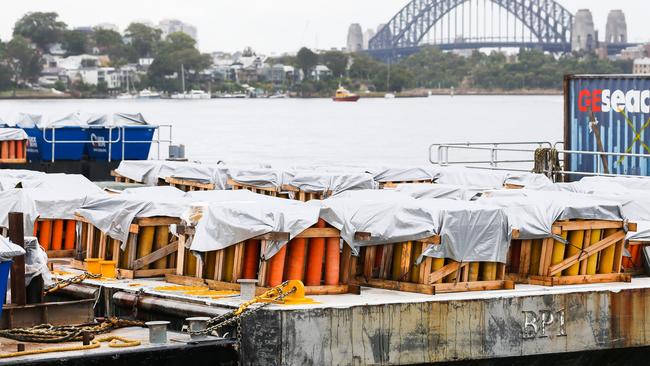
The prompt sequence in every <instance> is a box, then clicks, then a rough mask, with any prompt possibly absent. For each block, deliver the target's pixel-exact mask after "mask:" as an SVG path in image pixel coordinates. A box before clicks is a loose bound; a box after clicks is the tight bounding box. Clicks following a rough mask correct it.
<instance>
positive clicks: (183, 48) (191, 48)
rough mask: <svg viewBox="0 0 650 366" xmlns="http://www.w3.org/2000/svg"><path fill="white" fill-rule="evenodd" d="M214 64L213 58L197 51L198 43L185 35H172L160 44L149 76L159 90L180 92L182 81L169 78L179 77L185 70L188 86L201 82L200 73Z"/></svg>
mask: <svg viewBox="0 0 650 366" xmlns="http://www.w3.org/2000/svg"><path fill="white" fill-rule="evenodd" d="M211 64H212V57H211V56H210V55H207V54H201V53H200V52H199V50H197V49H196V41H195V40H194V39H193V38H192V37H190V36H188V35H187V34H185V33H180V32H177V33H172V34H170V35H169V36H167V38H166V39H165V40H164V41H162V42H160V44H159V46H158V52H157V53H156V58H155V60H154V62H153V64H151V67H149V72H148V76H149V79H150V81H151V83H152V85H155V86H156V87H158V88H159V89H162V90H166V91H174V90H180V81H179V80H177V79H175V78H172V79H170V77H169V76H171V75H174V74H176V75H179V76H180V73H181V65H182V66H183V67H184V68H185V77H186V81H187V82H188V85H192V83H198V82H200V78H199V73H200V72H201V71H203V70H205V69H206V68H208V67H209V66H210V65H211Z"/></svg>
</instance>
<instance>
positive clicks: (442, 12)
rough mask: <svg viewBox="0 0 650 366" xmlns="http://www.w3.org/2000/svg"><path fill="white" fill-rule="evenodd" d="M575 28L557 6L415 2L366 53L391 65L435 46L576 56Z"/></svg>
mask: <svg viewBox="0 0 650 366" xmlns="http://www.w3.org/2000/svg"><path fill="white" fill-rule="evenodd" d="M573 27H574V15H573V14H572V13H571V12H569V11H568V10H567V9H566V8H564V7H563V6H562V5H560V4H559V3H557V2H556V1H554V0H412V1H410V2H409V3H408V4H407V5H406V6H404V7H403V8H402V9H401V10H400V11H399V12H398V13H397V14H395V16H393V18H392V19H390V21H389V22H388V23H386V25H384V26H383V27H381V28H380V29H379V30H378V33H377V34H376V35H375V36H374V37H373V38H371V39H370V41H369V42H368V50H367V52H368V53H370V54H371V55H373V56H374V57H377V58H380V59H389V58H394V57H403V56H407V55H409V54H412V53H415V52H417V51H418V50H419V49H420V48H421V47H422V46H423V45H435V46H436V47H438V48H440V49H442V50H462V49H479V48H537V49H541V50H544V51H549V52H555V53H565V52H571V50H572V32H573ZM592 27H593V25H592ZM585 36H586V35H585ZM596 37H597V35H596ZM574 41H575V38H574ZM626 41H627V39H624V40H622V41H618V42H608V43H607V48H608V52H609V53H610V54H611V53H617V52H620V50H622V49H623V48H625V47H628V46H630V45H631V44H629V43H627V42H626Z"/></svg>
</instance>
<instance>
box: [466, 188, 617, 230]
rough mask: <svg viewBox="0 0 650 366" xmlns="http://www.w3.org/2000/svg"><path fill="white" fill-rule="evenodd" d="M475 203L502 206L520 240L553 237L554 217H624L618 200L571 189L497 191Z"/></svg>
mask: <svg viewBox="0 0 650 366" xmlns="http://www.w3.org/2000/svg"><path fill="white" fill-rule="evenodd" d="M476 202H478V203H481V204H488V205H492V206H499V207H503V208H504V209H505V210H506V212H507V214H508V218H509V221H510V225H511V226H512V228H516V229H519V237H520V238H521V239H541V238H547V237H551V236H553V237H555V236H554V235H553V234H552V226H553V223H554V222H555V221H557V220H570V219H585V220H612V221H622V220H624V217H623V214H622V212H621V206H620V205H619V204H618V203H617V202H614V201H612V200H608V199H603V198H599V197H595V196H592V195H585V194H578V193H570V192H552V191H531V190H527V189H514V190H499V191H492V192H489V194H484V195H483V196H481V197H480V198H479V199H478V200H477V201H476ZM556 238H557V237H556ZM557 239H560V240H561V238H557Z"/></svg>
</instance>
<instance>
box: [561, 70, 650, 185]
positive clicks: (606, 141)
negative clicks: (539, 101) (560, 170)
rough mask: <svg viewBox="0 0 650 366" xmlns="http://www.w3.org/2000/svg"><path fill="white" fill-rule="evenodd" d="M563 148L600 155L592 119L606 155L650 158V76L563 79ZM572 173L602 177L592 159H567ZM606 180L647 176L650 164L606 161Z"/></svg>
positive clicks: (630, 160)
mask: <svg viewBox="0 0 650 366" xmlns="http://www.w3.org/2000/svg"><path fill="white" fill-rule="evenodd" d="M564 97H565V121H564V128H565V130H564V142H565V148H566V149H567V150H578V151H592V152H598V151H599V148H598V142H597V141H598V138H597V134H596V133H595V132H594V130H593V129H592V128H591V123H590V122H591V118H590V113H591V112H593V114H594V116H595V117H596V120H597V121H598V125H597V128H598V131H599V132H600V140H601V142H602V146H603V150H604V151H605V152H614V153H636V154H650V76H643V75H570V76H567V77H566V78H565V96H564ZM568 159H569V164H568V166H569V167H570V169H571V170H572V171H579V172H601V173H602V172H603V166H602V159H601V157H600V156H594V155H572V156H570V157H568ZM607 165H608V168H609V173H610V174H629V175H644V176H647V175H648V172H649V171H650V159H645V158H640V157H624V158H620V157H616V156H610V157H608V158H607Z"/></svg>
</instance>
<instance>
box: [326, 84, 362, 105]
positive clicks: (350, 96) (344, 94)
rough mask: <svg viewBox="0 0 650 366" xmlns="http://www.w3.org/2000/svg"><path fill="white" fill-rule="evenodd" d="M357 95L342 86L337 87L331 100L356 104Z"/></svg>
mask: <svg viewBox="0 0 650 366" xmlns="http://www.w3.org/2000/svg"><path fill="white" fill-rule="evenodd" d="M359 98H360V97H359V95H358V94H354V93H350V92H349V91H348V90H347V89H345V88H344V87H342V86H339V88H338V89H337V90H336V94H335V95H334V98H332V99H333V100H334V101H335V102H356V101H357V100H359Z"/></svg>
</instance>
